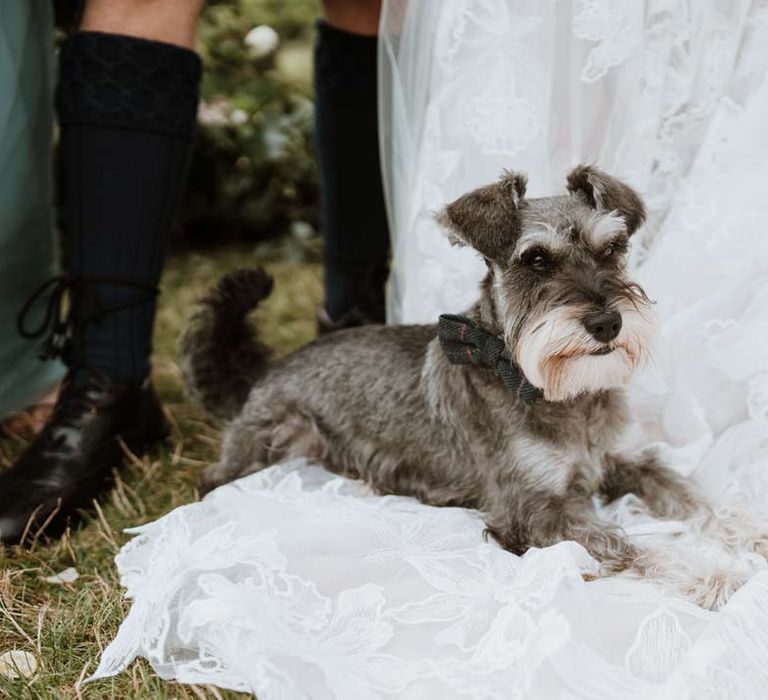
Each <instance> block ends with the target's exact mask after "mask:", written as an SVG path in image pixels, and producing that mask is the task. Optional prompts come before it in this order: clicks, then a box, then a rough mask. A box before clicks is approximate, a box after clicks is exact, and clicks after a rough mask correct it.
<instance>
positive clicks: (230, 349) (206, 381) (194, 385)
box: [179, 268, 272, 420]
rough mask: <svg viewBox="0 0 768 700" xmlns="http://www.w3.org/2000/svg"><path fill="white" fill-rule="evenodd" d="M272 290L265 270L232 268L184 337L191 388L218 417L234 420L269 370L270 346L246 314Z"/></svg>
mask: <svg viewBox="0 0 768 700" xmlns="http://www.w3.org/2000/svg"><path fill="white" fill-rule="evenodd" d="M271 291H272V278H271V277H270V276H269V275H268V274H267V273H266V271H265V270H263V269H262V268H255V269H239V270H234V271H233V272H230V273H228V274H227V275H225V276H224V277H222V278H221V279H220V280H219V282H218V284H217V285H216V286H215V287H214V288H213V289H212V290H211V291H210V292H209V293H208V294H207V295H206V296H205V297H203V298H202V299H201V300H200V301H199V303H198V308H197V309H196V311H195V312H194V313H193V314H192V316H191V318H190V319H189V322H188V324H187V327H186V329H185V330H184V333H183V334H182V336H181V341H180V348H179V351H180V352H179V355H180V365H181V371H182V374H183V375H184V383H185V385H186V389H187V392H188V394H189V395H190V397H191V398H193V399H194V400H196V401H198V402H199V403H200V404H202V406H203V407H204V408H205V409H206V411H208V412H209V413H210V414H212V415H213V416H215V417H216V418H220V419H223V420H229V419H231V418H234V417H235V416H236V415H237V414H238V413H239V412H240V409H241V408H242V406H243V404H244V403H245V400H246V399H247V398H248V393H249V392H250V390H251V387H252V386H253V384H254V382H255V381H256V380H257V379H258V378H259V377H260V376H261V375H262V374H263V373H264V371H265V370H266V368H267V364H268V361H269V356H270V350H269V348H268V347H267V346H266V345H264V344H263V343H262V342H261V341H260V340H259V338H258V335H257V333H256V330H255V329H254V328H253V327H252V326H251V325H250V324H249V322H248V313H249V312H250V311H251V310H252V309H254V308H255V307H256V306H258V304H259V302H261V301H262V300H263V299H266V298H267V297H268V296H269V293H270V292H271Z"/></svg>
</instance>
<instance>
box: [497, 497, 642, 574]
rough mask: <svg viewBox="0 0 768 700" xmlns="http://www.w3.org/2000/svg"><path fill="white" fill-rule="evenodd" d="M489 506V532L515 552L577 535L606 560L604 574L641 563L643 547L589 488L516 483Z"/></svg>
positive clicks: (521, 552)
mask: <svg viewBox="0 0 768 700" xmlns="http://www.w3.org/2000/svg"><path fill="white" fill-rule="evenodd" d="M487 511H488V516H487V518H486V524H487V526H488V527H487V532H488V533H489V534H491V535H493V537H494V538H495V539H496V540H497V541H498V542H499V544H500V545H501V546H502V547H504V548H505V549H507V550H509V551H511V552H513V553H514V554H523V553H524V552H526V551H527V550H528V549H529V548H530V547H547V546H550V545H553V544H556V543H557V542H562V541H563V540H574V541H576V542H578V543H579V544H581V545H582V546H583V547H584V548H585V549H586V550H587V551H588V552H589V553H590V554H591V555H592V556H593V557H594V558H595V559H596V560H597V561H598V562H599V563H600V567H601V573H602V575H611V574H616V573H619V572H621V571H626V570H628V569H637V568H638V567H639V561H640V555H641V552H640V551H639V550H638V549H637V548H636V547H635V546H634V545H632V544H631V543H630V542H629V541H628V540H627V539H626V538H625V537H624V536H623V534H622V533H621V530H620V529H618V528H616V527H615V526H612V525H611V524H610V523H606V522H603V521H601V520H600V518H599V517H598V516H597V514H596V513H595V510H594V508H593V506H592V502H591V501H590V499H589V498H588V496H586V495H584V494H580V493H574V494H566V495H564V496H555V495H552V494H550V493H545V492H541V491H531V490H526V489H521V488H520V485H519V484H517V486H515V485H514V484H510V486H509V488H502V489H500V490H499V492H498V493H497V494H496V495H495V497H494V498H493V504H492V505H491V507H490V508H489V509H487Z"/></svg>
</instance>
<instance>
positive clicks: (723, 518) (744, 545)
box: [704, 507, 768, 559]
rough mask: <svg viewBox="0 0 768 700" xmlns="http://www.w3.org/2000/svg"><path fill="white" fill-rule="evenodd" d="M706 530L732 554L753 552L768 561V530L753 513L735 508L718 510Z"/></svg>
mask: <svg viewBox="0 0 768 700" xmlns="http://www.w3.org/2000/svg"><path fill="white" fill-rule="evenodd" d="M704 529H705V532H708V533H709V534H711V535H714V536H715V537H716V538H717V539H718V540H720V542H721V543H722V544H724V545H725V546H726V547H727V548H728V549H729V550H731V551H732V552H740V551H741V552H744V551H746V552H753V553H754V554H759V555H760V556H761V557H763V558H765V559H768V530H767V529H766V527H765V526H764V525H763V523H762V522H761V521H760V519H758V518H757V517H756V516H755V515H753V514H752V513H748V512H746V511H744V510H741V509H740V508H735V507H722V508H717V509H716V510H715V511H714V512H713V513H712V515H711V516H710V517H709V519H708V522H707V525H706V527H705V528H704Z"/></svg>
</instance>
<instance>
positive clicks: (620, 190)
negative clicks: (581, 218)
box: [568, 165, 645, 236]
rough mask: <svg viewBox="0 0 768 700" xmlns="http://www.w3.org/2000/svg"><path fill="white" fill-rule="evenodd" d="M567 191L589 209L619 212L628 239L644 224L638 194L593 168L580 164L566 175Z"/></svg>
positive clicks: (641, 202)
mask: <svg viewBox="0 0 768 700" xmlns="http://www.w3.org/2000/svg"><path fill="white" fill-rule="evenodd" d="M568 191H569V192H570V193H571V194H575V195H577V196H581V198H582V199H583V200H584V201H585V202H586V203H587V204H589V206H591V207H595V208H596V209H601V210H604V211H606V212H609V211H616V212H618V213H619V214H620V215H621V216H622V217H623V219H624V221H625V223H626V225H627V233H628V234H629V235H630V236H631V235H632V234H633V233H634V232H635V231H636V230H637V229H638V228H640V226H641V225H642V224H643V222H644V221H645V206H644V205H643V201H642V200H641V199H640V196H639V195H638V194H637V192H635V191H634V190H633V189H632V188H631V187H628V186H627V185H625V184H624V183H623V182H621V181H620V180H617V179H616V178H615V177H611V176H610V175H606V174H605V173H604V172H603V171H602V170H599V169H598V168H595V167H594V166H592V165H579V166H578V167H576V168H574V169H573V170H571V172H570V173H568Z"/></svg>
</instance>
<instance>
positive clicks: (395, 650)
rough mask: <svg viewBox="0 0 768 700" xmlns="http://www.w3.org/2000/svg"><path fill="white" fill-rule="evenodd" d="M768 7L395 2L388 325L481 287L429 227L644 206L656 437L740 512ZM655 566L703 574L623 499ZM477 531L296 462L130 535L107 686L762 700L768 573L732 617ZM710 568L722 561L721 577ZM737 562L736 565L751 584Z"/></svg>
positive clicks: (759, 337) (763, 403) (644, 388)
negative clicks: (156, 677)
mask: <svg viewBox="0 0 768 700" xmlns="http://www.w3.org/2000/svg"><path fill="white" fill-rule="evenodd" d="M766 45H768V2H765V0H761V1H759V2H758V1H749V0H687V1H686V0H645V1H640V0H638V1H637V2H623V1H622V0H581V1H573V2H569V1H566V0H550V1H548V2H544V1H542V0H529V1H528V0H456V2H453V1H451V2H445V1H444V0H411V2H406V1H404V0H389V2H385V7H384V14H383V17H382V41H381V59H382V60H381V90H382V102H381V104H382V115H381V116H382V145H383V151H384V165H385V179H386V184H387V193H388V199H389V206H390V217H391V221H392V224H393V230H394V274H393V277H392V279H391V281H390V316H391V319H392V320H393V321H396V322H414V321H433V320H434V319H435V318H436V316H437V314H438V313H440V312H459V311H461V310H462V309H463V308H465V307H466V306H467V305H468V303H469V302H470V301H471V300H472V298H473V296H474V294H475V290H476V285H477V282H478V280H479V278H480V275H481V274H482V267H483V266H482V263H481V262H480V261H478V260H476V259H475V258H474V257H473V255H472V254H471V253H470V252H468V251H466V250H463V249H453V248H451V247H450V246H449V245H448V243H447V241H446V240H445V239H444V237H443V236H442V234H441V233H440V231H439V230H438V228H437V226H436V224H435V223H434V220H433V218H432V214H433V212H434V211H435V210H436V209H438V208H440V207H441V206H442V205H444V204H445V203H446V202H447V201H450V200H451V199H452V198H453V197H455V196H457V195H459V194H461V193H463V192H465V191H467V190H469V189H470V188H472V187H475V186H477V185H479V184H481V183H484V182H488V181H491V180H493V179H494V178H496V177H497V176H498V174H499V172H500V170H501V169H502V168H505V167H506V168H514V169H515V170H522V171H525V172H527V173H528V174H529V177H530V192H531V196H538V195H546V194H555V193H559V192H563V191H564V178H565V173H566V172H567V170H568V169H569V167H571V166H572V165H574V164H576V163H579V162H582V161H593V162H596V163H598V164H599V165H600V166H601V167H602V168H603V169H605V170H607V171H608V172H610V173H612V174H615V175H617V176H619V177H622V178H624V179H626V180H627V181H628V182H630V183H631V184H632V185H633V186H635V187H636V188H637V189H638V190H639V191H641V192H642V193H643V195H644V196H645V198H646V200H647V202H648V206H649V213H650V216H649V222H648V224H647V226H646V227H645V229H644V231H643V233H642V234H639V235H640V238H638V239H637V240H636V241H635V244H634V251H633V255H634V258H633V260H634V265H636V268H637V269H636V275H637V277H638V279H639V281H640V282H641V283H642V284H643V285H644V286H645V287H646V289H647V290H648V292H649V294H650V295H651V296H652V297H653V298H654V299H656V300H657V302H658V303H657V308H658V311H659V316H660V317H661V320H662V338H661V343H660V348H659V351H658V353H657V355H656V361H655V365H654V367H653V369H652V371H649V372H646V373H645V374H643V375H642V376H638V377H637V378H636V381H635V383H634V385H633V386H632V388H631V394H632V399H633V402H634V406H635V408H636V411H637V414H638V417H639V418H640V425H641V432H642V435H641V437H642V439H643V440H644V441H645V442H646V443H654V444H657V445H658V447H659V449H660V450H661V451H662V452H663V454H664V455H665V457H666V458H667V459H668V460H669V461H670V463H671V464H673V465H674V466H675V467H676V468H678V469H680V470H681V471H682V472H683V473H686V474H690V475H691V476H692V478H695V479H696V480H697V481H698V482H699V483H700V484H701V485H702V487H703V488H704V489H705V490H707V491H708V492H710V493H711V494H714V495H716V496H717V497H718V498H719V499H721V500H726V501H730V502H733V503H738V504H740V505H741V506H743V507H744V508H746V509H752V510H755V511H759V510H761V509H762V508H764V507H765V505H766V498H767V497H768V352H766V345H768V313H767V312H766V309H768V235H766V234H767V233H768V232H766V228H767V222H768V157H766V156H768V130H767V129H766V124H768V51H766V50H765V46H766ZM605 514H606V517H609V518H611V519H613V521H614V522H617V523H619V524H621V525H622V526H623V527H624V528H625V529H626V530H627V532H628V533H629V534H630V535H631V536H632V537H634V538H636V539H637V541H639V542H643V544H648V546H660V547H670V548H674V547H678V548H679V551H680V556H681V559H682V558H683V557H684V556H688V555H690V554H691V553H693V554H695V553H699V554H700V555H705V554H706V555H707V556H708V553H707V550H706V549H704V547H703V545H702V546H699V544H697V543H698V542H699V540H698V539H697V536H696V535H695V533H688V532H686V531H685V530H684V527H683V525H682V524H680V523H670V522H666V523H661V522H658V521H654V520H653V519H651V518H649V517H648V516H647V515H646V514H644V512H643V509H642V508H641V507H639V505H638V503H637V502H635V501H633V499H632V498H631V497H628V498H625V499H624V500H623V501H622V502H620V503H618V504H614V505H613V506H612V507H611V508H609V509H606V513H605ZM482 528H483V525H482V522H481V520H480V516H479V515H478V514H477V513H475V512H472V511H466V510H462V509H456V508H445V509H438V508H430V507H427V506H423V505H421V504H419V503H417V502H415V501H413V500H411V499H408V498H401V497H393V496H390V497H377V496H374V495H372V494H371V493H370V492H369V491H368V489H367V488H366V487H365V486H364V485H362V484H360V483H357V482H352V481H349V480H346V479H343V478H340V477H336V476H333V475H330V474H328V473H326V472H325V471H323V470H322V469H320V468H318V467H317V466H314V465H311V464H307V463H304V462H293V463H289V464H283V465H277V466H274V467H271V468H270V469H267V470H265V471H263V472H261V473H259V474H255V475H253V476H250V477H247V478H245V479H242V480H240V481H239V482H236V483H233V484H230V485H227V486H225V487H222V488H220V489H218V490H216V491H214V492H213V493H211V494H210V495H209V496H208V497H207V498H206V499H205V500H204V501H203V502H202V503H196V504H191V505H188V506H185V507H182V508H179V509H177V510H175V511H173V512H172V513H170V514H168V515H167V516H165V517H163V518H161V519H160V520H158V521H156V522H153V523H150V524H148V525H144V526H142V527H140V528H136V529H135V530H134V531H133V533H134V535H135V537H134V538H133V539H132V540H131V541H130V542H129V543H128V544H127V545H126V546H125V547H124V548H123V550H122V551H121V552H120V554H119V555H118V557H117V565H118V568H119V570H120V574H121V576H122V581H123V584H124V585H125V587H126V590H127V595H128V596H129V598H130V599H131V600H132V607H131V610H130V612H129V614H128V616H127V618H126V620H125V621H124V623H123V625H122V627H121V628H120V631H119V633H118V635H117V637H116V639H115V640H114V641H113V642H112V644H111V645H110V646H109V647H108V648H107V649H106V650H105V651H104V653H103V656H102V659H101V664H100V666H99V668H98V670H97V672H96V674H95V676H96V677H104V676H107V675H110V674H114V673H117V672H119V671H120V670H121V669H123V668H125V666H126V665H127V664H128V663H130V661H131V660H132V659H134V658H135V657H137V656H143V657H145V658H147V659H148V660H149V662H150V663H151V664H152V666H153V668H154V669H155V670H156V672H157V673H158V674H160V675H161V676H162V677H164V678H169V679H176V680H178V681H181V682H187V683H213V684H215V685H218V686H221V687H225V688H233V689H239V690H245V691H250V692H253V693H255V694H257V695H258V697H259V698H261V700H273V699H279V700H288V699H290V700H295V699H297V698H311V699H312V700H318V699H319V700H323V699H326V698H342V699H343V700H367V699H371V700H372V699H374V698H398V699H406V700H416V699H430V700H431V699H437V698H439V699H441V700H442V699H449V698H475V699H481V698H482V699H486V698H498V699H499V700H501V699H510V698H535V699H538V698H543V699H547V700H548V699H550V698H556V699H561V700H576V699H584V700H616V699H622V700H627V699H637V700H641V699H642V700H649V699H657V698H658V699H661V698H669V699H670V700H681V699H686V698H690V699H691V700H694V699H695V700H702V699H709V700H722V699H723V698H729V700H737V699H738V700H741V699H752V698H754V699H755V700H757V699H760V698H762V699H764V698H766V697H768V568H766V562H765V561H763V560H762V559H760V558H759V557H755V556H751V557H750V556H749V555H744V556H743V557H740V558H739V561H738V562H737V563H738V565H739V566H741V567H743V570H744V571H745V572H747V573H746V576H747V578H748V580H747V582H746V584H745V585H744V586H743V587H742V588H741V589H739V590H738V591H737V592H736V593H735V594H734V595H733V596H732V597H731V598H730V600H729V601H728V603H727V604H726V605H725V606H724V607H723V608H721V609H720V610H719V611H717V612H712V611H707V610H703V609H701V608H699V607H697V606H696V605H694V604H693V603H691V602H689V601H687V600H684V599H682V598H680V597H678V596H676V595H674V593H672V592H669V591H664V590H662V589H661V588H660V587H658V586H656V585H655V584H653V583H651V582H647V581H642V582H641V581H633V580H630V579H627V578H624V577H621V576H617V577H613V578H609V579H598V580H590V577H589V576H588V575H587V576H586V577H585V576H583V574H589V573H590V572H593V571H594V566H595V564H594V562H593V561H592V560H591V559H590V557H589V556H588V555H587V554H586V552H585V551H584V550H583V549H582V548H581V547H580V546H578V545H576V544H575V543H570V542H563V543H560V544H558V545H556V546H554V547H550V548H547V549H543V550H531V551H529V552H528V553H527V554H526V555H525V556H523V557H516V556H513V555H511V554H509V553H507V552H504V551H503V550H501V549H500V548H499V547H498V546H496V545H495V544H494V543H493V542H486V541H484V540H483V537H482ZM717 565H719V564H718V563H717V562H716V561H715V560H714V559H713V560H712V567H713V571H714V570H715V567H716V566H717ZM734 565H735V564H734Z"/></svg>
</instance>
